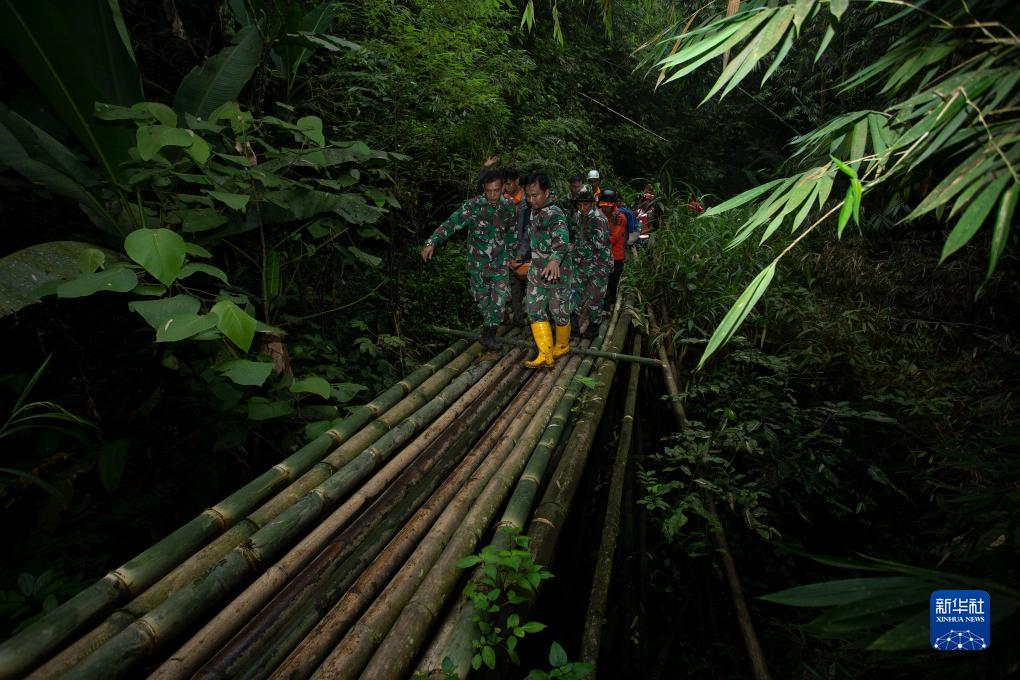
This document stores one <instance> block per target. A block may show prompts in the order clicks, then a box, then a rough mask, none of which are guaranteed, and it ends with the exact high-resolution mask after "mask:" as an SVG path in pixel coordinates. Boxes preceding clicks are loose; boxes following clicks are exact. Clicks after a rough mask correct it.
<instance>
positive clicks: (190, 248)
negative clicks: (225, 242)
mask: <svg viewBox="0 0 1020 680" xmlns="http://www.w3.org/2000/svg"><path fill="white" fill-rule="evenodd" d="M184 250H185V252H186V253H188V255H191V256H192V257H212V253H210V252H209V251H208V250H206V249H205V248H203V247H202V246H200V245H198V244H197V243H185V244H184Z"/></svg>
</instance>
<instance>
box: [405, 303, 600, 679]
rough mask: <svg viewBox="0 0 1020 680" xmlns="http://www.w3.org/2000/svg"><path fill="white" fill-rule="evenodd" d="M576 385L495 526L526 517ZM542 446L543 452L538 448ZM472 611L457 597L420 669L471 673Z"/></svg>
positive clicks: (500, 539)
mask: <svg viewBox="0 0 1020 680" xmlns="http://www.w3.org/2000/svg"><path fill="white" fill-rule="evenodd" d="M618 318H619V317H618V315H616V314H614V316H613V317H612V318H611V319H610V321H609V323H608V324H603V325H602V327H601V328H600V329H599V334H598V336H597V337H596V339H595V341H594V342H593V343H592V344H593V345H599V346H601V345H602V344H603V343H604V342H605V337H606V336H607V335H608V336H610V337H611V336H612V334H613V329H614V328H615V327H616V324H617V323H618ZM593 361H594V360H593V359H592V357H586V358H585V359H584V361H582V362H581V365H580V366H579V367H578V370H577V373H576V374H575V377H577V376H585V375H587V374H588V373H589V372H590V371H591V367H592V364H593ZM580 387H581V383H580V382H579V381H577V380H572V381H571V386H570V388H568V390H567V395H564V400H563V401H561V402H560V404H559V406H558V407H557V411H558V413H557V414H555V415H554V416H553V422H551V423H550V424H549V425H548V426H547V427H546V432H545V433H544V434H543V437H542V442H541V443H540V444H539V446H538V447H537V448H536V450H535V452H534V453H533V454H532V456H531V459H530V460H529V461H528V466H527V468H525V471H524V474H522V475H521V478H520V480H519V481H518V482H517V486H516V488H515V489H514V493H513V495H512V496H511V497H510V500H509V501H508V502H507V507H506V510H505V511H504V512H503V516H502V518H501V519H500V521H499V522H498V523H497V525H496V526H497V528H504V527H505V528H516V529H523V527H524V523H525V522H526V521H527V519H528V513H529V512H530V511H531V507H532V504H533V502H534V497H535V494H536V493H537V492H538V489H539V488H540V485H541V480H542V478H543V477H544V474H545V469H546V466H547V464H548V461H549V457H550V456H549V454H550V453H551V452H552V450H553V448H554V447H555V445H556V443H557V441H558V440H559V439H560V438H561V437H559V436H556V435H559V434H562V428H561V426H562V423H563V421H564V419H565V417H566V416H569V413H570V409H571V408H572V406H573V402H574V400H575V399H576V397H577V394H578V392H579V389H580ZM568 395H569V399H570V402H569V405H568V406H567V407H566V408H565V409H563V411H560V409H562V408H563V407H564V402H566V401H567V398H568ZM543 445H545V446H543ZM543 448H544V449H545V451H542V449H543ZM492 545H494V546H495V547H497V548H500V549H503V548H507V547H509V539H508V535H507V534H506V533H504V532H499V531H497V532H496V536H495V538H494V539H493V541H492ZM481 574H482V570H481V568H480V567H479V568H476V569H475V571H474V573H473V574H472V576H471V578H472V579H474V580H478V579H480V578H481ZM474 614H475V610H474V606H473V605H472V604H471V601H470V600H468V599H467V598H461V600H460V601H458V603H457V604H456V605H455V606H454V608H453V610H452V611H451V612H450V614H449V615H448V616H447V617H446V619H445V620H444V622H443V624H442V625H441V627H440V630H439V631H438V632H437V634H436V635H435V636H434V637H433V640H432V643H431V644H430V646H429V648H428V649H427V651H426V652H425V654H424V655H423V656H422V659H421V662H420V663H419V665H418V670H419V671H420V672H422V673H425V674H429V673H431V672H433V671H435V670H437V669H440V668H442V664H443V659H445V658H447V657H449V658H450V659H451V660H452V661H453V663H454V667H455V669H456V672H457V673H459V674H460V676H461V677H467V675H468V674H469V673H470V672H471V665H470V663H471V657H472V655H473V648H472V645H471V642H472V640H475V639H477V638H478V626H477V624H476V623H475V621H474Z"/></svg>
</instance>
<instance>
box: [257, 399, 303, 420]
mask: <svg viewBox="0 0 1020 680" xmlns="http://www.w3.org/2000/svg"><path fill="white" fill-rule="evenodd" d="M293 412H294V407H293V406H292V405H291V403H290V402H289V401H270V400H269V399H266V398H265V397H252V398H251V399H249V400H248V418H250V419H251V420H270V419H271V418H280V417H283V416H289V415H290V414H292V413H293Z"/></svg>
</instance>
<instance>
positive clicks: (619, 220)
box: [609, 209, 627, 261]
mask: <svg viewBox="0 0 1020 680" xmlns="http://www.w3.org/2000/svg"><path fill="white" fill-rule="evenodd" d="M609 245H610V246H611V247H612V249H613V260H614V261H619V260H622V259H623V256H624V252H625V251H626V247H627V216H626V215H624V214H623V213H622V212H620V211H619V210H616V209H614V210H613V214H612V215H610V216H609Z"/></svg>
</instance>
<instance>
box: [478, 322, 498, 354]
mask: <svg viewBox="0 0 1020 680" xmlns="http://www.w3.org/2000/svg"><path fill="white" fill-rule="evenodd" d="M482 347H484V348H485V349H496V348H497V347H499V345H497V344H496V327H495V326H486V327H485V328H483V329H482Z"/></svg>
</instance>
